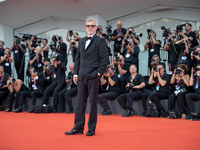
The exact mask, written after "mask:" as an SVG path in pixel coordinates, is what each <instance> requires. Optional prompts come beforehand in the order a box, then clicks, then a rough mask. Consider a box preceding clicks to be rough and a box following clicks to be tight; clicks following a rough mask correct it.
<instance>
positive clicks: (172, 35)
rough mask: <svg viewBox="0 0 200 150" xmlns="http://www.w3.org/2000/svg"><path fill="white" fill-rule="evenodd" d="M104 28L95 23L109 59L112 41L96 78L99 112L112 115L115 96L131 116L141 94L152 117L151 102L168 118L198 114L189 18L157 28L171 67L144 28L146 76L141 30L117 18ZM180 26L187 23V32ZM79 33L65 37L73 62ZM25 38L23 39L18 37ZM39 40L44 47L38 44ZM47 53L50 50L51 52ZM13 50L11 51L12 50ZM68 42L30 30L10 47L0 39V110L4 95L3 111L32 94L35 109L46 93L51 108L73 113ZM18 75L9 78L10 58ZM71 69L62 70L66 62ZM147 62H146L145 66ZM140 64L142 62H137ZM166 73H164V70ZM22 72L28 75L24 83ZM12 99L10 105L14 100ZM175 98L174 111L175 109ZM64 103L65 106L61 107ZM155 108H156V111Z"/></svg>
mask: <svg viewBox="0 0 200 150" xmlns="http://www.w3.org/2000/svg"><path fill="white" fill-rule="evenodd" d="M106 28H107V31H106V33H103V29H102V26H100V25H99V26H98V28H97V32H96V34H97V35H98V36H100V37H102V38H104V39H105V40H106V43H107V55H108V58H111V56H112V52H111V48H110V46H109V43H110V41H111V40H112V41H114V48H113V57H112V59H111V60H110V59H108V60H109V62H108V64H109V65H108V66H107V69H106V71H105V73H104V74H103V75H102V77H101V79H100V85H99V87H100V88H99V96H98V103H99V104H100V105H101V107H102V108H103V112H102V115H111V114H112V110H111V109H110V107H109V104H108V100H114V99H117V101H118V102H119V104H120V106H121V107H122V108H124V109H125V110H126V111H127V113H126V114H123V115H122V116H123V117H128V116H132V115H133V114H134V110H133V109H132V103H133V101H136V100H140V99H142V103H143V109H144V113H143V114H142V115H144V116H151V115H152V114H150V112H149V111H150V110H149V109H150V108H149V107H150V104H151V103H154V104H155V106H156V108H157V109H156V110H154V111H155V113H156V114H154V115H155V116H160V117H167V116H168V117H169V118H177V117H180V118H183V119H185V118H188V119H189V118H191V117H192V116H195V115H196V116H197V115H198V113H197V112H195V111H194V107H193V103H192V101H198V100H200V86H199V78H200V61H199V60H200V38H199V31H200V29H198V30H196V31H194V32H193V31H191V29H192V25H191V24H190V23H186V24H182V25H178V26H177V27H176V30H172V31H171V30H170V29H167V28H165V27H164V26H162V27H161V29H162V30H163V37H164V38H165V44H164V47H163V50H164V51H168V65H169V71H167V70H166V66H165V63H164V62H162V61H161V60H160V48H161V41H160V40H158V39H157V38H156V33H155V31H154V30H152V29H148V30H147V33H148V37H147V40H146V42H145V44H144V49H145V50H148V65H147V66H146V67H149V69H150V76H149V77H143V76H142V75H141V74H140V73H139V57H138V56H139V53H140V48H139V46H138V45H139V44H140V37H142V33H135V32H134V28H132V27H131V28H128V29H125V28H123V27H122V22H121V21H118V22H117V29H115V30H114V31H113V32H112V29H111V28H112V27H111V26H108V27H106ZM183 28H185V33H184V30H183ZM80 38H81V37H79V35H78V33H76V32H74V31H72V30H69V31H68V32H67V36H66V40H67V41H68V42H69V50H70V51H71V54H72V61H73V62H74V61H75V56H76V52H77V49H78V44H79V39H80ZM22 41H24V42H25V45H24V44H21V42H22ZM41 45H42V46H41ZM26 50H29V62H28V66H27V70H25V53H26ZM50 50H51V51H52V52H51V55H50V54H49V51H50ZM11 53H13V55H11ZM68 53H69V51H67V45H66V43H64V42H63V38H62V37H61V36H56V35H53V37H52V42H51V43H50V44H48V40H47V39H45V38H44V39H41V38H37V37H36V36H34V35H30V34H22V38H20V37H17V36H15V37H14V43H13V45H12V46H11V47H10V48H5V49H4V42H3V41H0V88H1V89H0V109H3V108H2V103H3V100H4V99H5V98H6V97H8V104H7V108H6V110H5V111H6V112H10V111H14V112H22V108H23V107H22V106H23V103H24V99H25V98H26V97H30V98H32V109H31V110H30V111H29V112H30V113H31V112H35V107H36V98H39V97H42V105H43V106H47V105H48V101H49V97H50V96H52V97H53V109H52V110H53V112H54V113H56V112H64V111H65V112H67V113H72V112H74V108H73V105H72V97H74V96H76V94H77V86H76V84H75V83H74V82H73V68H74V64H73V62H68V59H67V57H68ZM12 61H14V67H15V70H16V73H17V78H16V79H15V78H14V77H12V76H11V75H12V68H11V63H12ZM67 64H68V65H69V68H70V72H69V73H68V75H67V76H66V75H65V72H66V66H67ZM144 67H145V66H144ZM140 68H142V67H140ZM166 71H167V72H169V73H168V74H167V73H166ZM24 74H26V77H27V78H28V80H29V82H28V83H29V84H28V85H27V86H26V85H25V84H24V83H23V82H24ZM162 99H169V103H168V106H169V112H166V110H165V109H164V108H163V106H162V105H161V103H160V100H162ZM14 101H15V106H14V110H12V104H13V102H14ZM176 101H177V106H178V110H176V109H175V103H176ZM65 103H67V104H68V109H67V110H65V107H64V106H65ZM156 111H157V112H156Z"/></svg>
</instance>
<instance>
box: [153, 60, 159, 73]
mask: <svg viewBox="0 0 200 150" xmlns="http://www.w3.org/2000/svg"><path fill="white" fill-rule="evenodd" d="M151 65H152V66H153V71H156V72H157V71H159V68H158V67H157V65H158V62H157V61H156V60H155V59H151Z"/></svg>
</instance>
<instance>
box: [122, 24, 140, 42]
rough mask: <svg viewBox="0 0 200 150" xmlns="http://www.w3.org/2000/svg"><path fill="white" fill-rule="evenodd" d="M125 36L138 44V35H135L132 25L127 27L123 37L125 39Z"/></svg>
mask: <svg viewBox="0 0 200 150" xmlns="http://www.w3.org/2000/svg"><path fill="white" fill-rule="evenodd" d="M126 38H128V39H129V38H131V39H132V40H133V42H134V44H135V45H140V39H139V37H138V36H136V35H135V33H134V28H133V27H130V28H128V31H127V33H126V35H125V37H124V39H126Z"/></svg>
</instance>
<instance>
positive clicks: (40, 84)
mask: <svg viewBox="0 0 200 150" xmlns="http://www.w3.org/2000/svg"><path fill="white" fill-rule="evenodd" d="M38 77H39V78H38V79H37V80H36V87H37V88H38V91H39V92H40V93H41V94H43V92H44V77H43V74H38ZM29 91H30V92H32V91H33V88H32V82H30V83H29Z"/></svg>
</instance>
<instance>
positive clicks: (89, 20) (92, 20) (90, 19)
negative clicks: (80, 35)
mask: <svg viewBox="0 0 200 150" xmlns="http://www.w3.org/2000/svg"><path fill="white" fill-rule="evenodd" d="M87 22H94V23H95V24H96V21H95V19H93V18H88V19H87V20H86V21H85V24H86V23H87Z"/></svg>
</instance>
